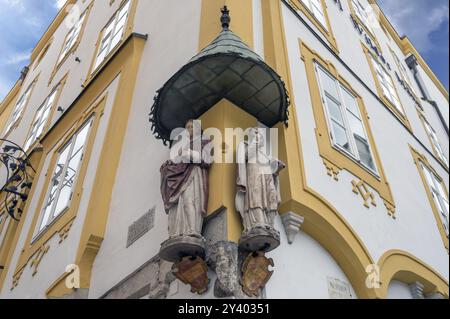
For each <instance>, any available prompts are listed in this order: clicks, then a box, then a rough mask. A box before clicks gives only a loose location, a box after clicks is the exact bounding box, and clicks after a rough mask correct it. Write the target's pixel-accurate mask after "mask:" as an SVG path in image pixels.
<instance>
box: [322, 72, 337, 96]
mask: <svg viewBox="0 0 450 319" xmlns="http://www.w3.org/2000/svg"><path fill="white" fill-rule="evenodd" d="M319 74H320V80H321V83H322V86H323V88H322V89H323V90H325V91H326V92H327V93H328V94H330V95H331V96H332V97H334V98H335V99H336V100H338V101H339V95H338V92H337V87H336V81H335V79H333V78H332V77H330V76H329V75H328V73H326V72H324V71H323V70H322V69H321V68H319Z"/></svg>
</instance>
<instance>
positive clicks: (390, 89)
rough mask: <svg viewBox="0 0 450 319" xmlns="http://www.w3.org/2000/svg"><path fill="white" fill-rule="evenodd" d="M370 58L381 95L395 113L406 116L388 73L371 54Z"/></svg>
mask: <svg viewBox="0 0 450 319" xmlns="http://www.w3.org/2000/svg"><path fill="white" fill-rule="evenodd" d="M370 58H371V59H372V64H373V67H374V69H375V75H376V77H377V79H378V82H379V83H380V86H381V90H382V92H383V95H384V96H385V97H386V98H387V99H388V100H389V102H391V103H392V105H393V106H394V107H395V109H396V110H397V111H399V112H400V114H402V115H403V116H406V114H405V110H404V109H403V106H402V103H401V101H400V97H399V96H398V93H397V89H396V87H395V84H394V81H393V80H392V77H391V75H390V74H389V73H388V71H386V69H385V68H384V66H383V65H381V63H380V62H378V61H377V59H375V58H374V56H373V55H372V54H370Z"/></svg>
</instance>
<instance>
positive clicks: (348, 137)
mask: <svg viewBox="0 0 450 319" xmlns="http://www.w3.org/2000/svg"><path fill="white" fill-rule="evenodd" d="M316 72H317V75H318V79H319V86H320V88H321V95H322V101H323V103H324V105H325V108H326V114H327V120H328V125H329V128H330V134H331V140H332V141H333V143H334V145H335V146H336V147H338V148H339V149H340V150H342V151H344V152H345V153H347V154H348V155H350V156H351V157H352V158H354V159H355V160H356V161H358V162H359V163H361V164H362V165H364V166H365V167H366V168H368V169H370V170H371V171H372V172H375V173H376V172H377V169H376V165H375V161H374V158H373V155H372V151H371V148H370V144H369V140H368V137H367V134H366V130H365V128H364V123H363V121H362V118H361V114H360V111H359V107H358V103H357V101H356V98H355V97H354V96H353V95H352V93H350V92H349V91H348V90H347V89H346V88H345V87H344V86H343V85H342V84H341V83H339V81H337V80H336V79H335V78H334V77H333V76H332V75H330V74H329V73H328V72H327V71H326V70H325V69H324V68H322V67H321V66H320V65H319V64H317V63H316Z"/></svg>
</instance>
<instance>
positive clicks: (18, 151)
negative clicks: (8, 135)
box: [0, 138, 36, 221]
mask: <svg viewBox="0 0 450 319" xmlns="http://www.w3.org/2000/svg"><path fill="white" fill-rule="evenodd" d="M0 143H3V147H2V149H1V150H0V162H1V163H2V164H3V165H2V166H4V167H5V170H4V171H3V172H2V174H4V176H3V178H4V180H5V183H4V185H3V186H2V187H1V189H0V194H2V195H3V196H4V199H3V204H4V207H5V209H6V212H7V213H8V214H9V216H11V218H13V219H14V220H17V221H18V220H19V219H20V216H21V214H22V209H21V208H20V203H22V202H25V201H26V200H27V198H28V191H29V190H30V189H31V186H32V180H33V178H32V176H31V175H30V174H29V169H31V171H32V172H33V173H36V171H35V170H34V168H33V166H32V165H31V163H30V160H29V157H28V155H27V153H26V151H25V150H24V149H22V148H21V147H20V146H19V145H17V144H16V143H14V142H12V141H9V140H6V139H2V138H0Z"/></svg>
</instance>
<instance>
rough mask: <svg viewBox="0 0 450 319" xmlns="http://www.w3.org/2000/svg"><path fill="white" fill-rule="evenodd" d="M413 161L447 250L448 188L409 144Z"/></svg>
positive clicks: (422, 156)
mask: <svg viewBox="0 0 450 319" xmlns="http://www.w3.org/2000/svg"><path fill="white" fill-rule="evenodd" d="M409 148H410V150H411V154H412V156H413V158H414V163H415V164H416V166H417V169H418V171H419V174H420V177H421V179H422V182H423V185H424V187H425V190H426V193H427V197H428V200H429V202H430V206H431V210H432V212H433V215H434V218H435V219H436V223H437V226H438V230H439V233H440V235H441V238H442V242H443V244H444V246H445V248H446V250H447V252H448V250H449V240H448V236H449V220H448V218H449V217H448V211H449V207H448V202H449V200H448V190H447V189H446V186H445V184H444V180H443V179H442V178H441V177H440V176H439V175H438V173H437V172H436V170H435V169H433V167H432V166H431V165H430V163H429V161H428V159H427V158H426V157H425V156H424V155H423V154H420V153H419V152H417V151H416V150H415V149H414V148H413V147H412V146H411V145H410V146H409Z"/></svg>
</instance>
